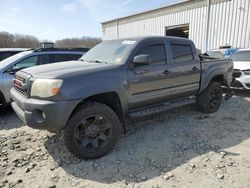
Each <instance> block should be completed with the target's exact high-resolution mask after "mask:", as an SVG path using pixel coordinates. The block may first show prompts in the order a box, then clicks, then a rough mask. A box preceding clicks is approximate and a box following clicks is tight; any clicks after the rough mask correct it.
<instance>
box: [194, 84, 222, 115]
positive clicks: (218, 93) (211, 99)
mask: <svg viewBox="0 0 250 188" xmlns="http://www.w3.org/2000/svg"><path fill="white" fill-rule="evenodd" d="M221 101H222V87H221V84H220V83H219V82H216V81H212V82H211V83H210V84H209V85H208V87H207V88H206V89H205V90H204V91H203V92H202V93H201V94H199V95H198V98H197V108H198V110H199V111H200V112H203V113H206V114H209V113H214V112H217V111H218V109H219V108H220V105H221Z"/></svg>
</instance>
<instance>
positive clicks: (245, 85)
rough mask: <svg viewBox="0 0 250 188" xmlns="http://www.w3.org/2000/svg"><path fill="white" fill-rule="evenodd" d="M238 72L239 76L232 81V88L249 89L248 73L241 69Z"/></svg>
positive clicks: (249, 77)
mask: <svg viewBox="0 0 250 188" xmlns="http://www.w3.org/2000/svg"><path fill="white" fill-rule="evenodd" d="M240 73H241V74H240V76H239V77H237V78H235V80H234V81H233V82H232V84H231V87H232V89H240V90H250V75H247V74H245V73H244V72H243V71H240Z"/></svg>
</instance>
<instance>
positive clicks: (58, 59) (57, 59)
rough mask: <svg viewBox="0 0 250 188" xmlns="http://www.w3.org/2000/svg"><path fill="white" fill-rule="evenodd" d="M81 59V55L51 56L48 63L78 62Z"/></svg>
mask: <svg viewBox="0 0 250 188" xmlns="http://www.w3.org/2000/svg"><path fill="white" fill-rule="evenodd" d="M80 57H82V55H81V54H51V55H50V63H56V62H62V61H72V60H78V59H80Z"/></svg>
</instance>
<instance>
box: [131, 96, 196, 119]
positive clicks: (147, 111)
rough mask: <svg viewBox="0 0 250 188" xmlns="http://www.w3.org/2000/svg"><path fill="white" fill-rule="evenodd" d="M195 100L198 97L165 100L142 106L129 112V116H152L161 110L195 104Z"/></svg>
mask: <svg viewBox="0 0 250 188" xmlns="http://www.w3.org/2000/svg"><path fill="white" fill-rule="evenodd" d="M195 102H196V99H194V98H192V99H182V100H178V101H175V102H165V103H161V104H158V105H154V106H150V107H147V108H142V109H139V110H136V111H134V112H131V113H129V114H128V116H129V117H131V118H142V117H145V116H150V115H154V114H158V113H161V112H165V111H168V110H171V109H174V108H177V107H180V106H185V105H189V104H193V103H195Z"/></svg>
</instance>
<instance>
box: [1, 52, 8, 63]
mask: <svg viewBox="0 0 250 188" xmlns="http://www.w3.org/2000/svg"><path fill="white" fill-rule="evenodd" d="M10 56H11V53H9V52H2V53H0V61H2V60H4V59H6V58H8V57H10Z"/></svg>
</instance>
